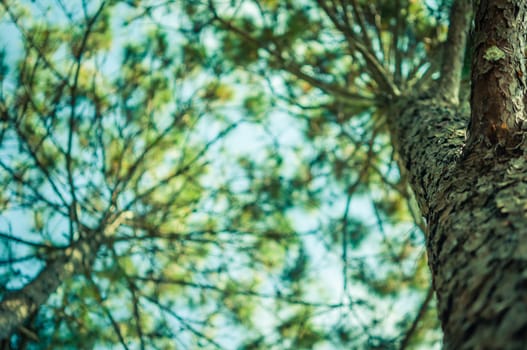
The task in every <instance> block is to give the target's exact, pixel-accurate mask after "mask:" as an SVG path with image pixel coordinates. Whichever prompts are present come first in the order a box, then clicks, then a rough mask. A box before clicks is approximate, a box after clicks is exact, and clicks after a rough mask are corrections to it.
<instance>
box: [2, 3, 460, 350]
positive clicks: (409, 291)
mask: <svg viewBox="0 0 527 350" xmlns="http://www.w3.org/2000/svg"><path fill="white" fill-rule="evenodd" d="M451 3H452V1H446V0H444V1H439V0H438V1H424V0H423V1H418V0H374V1H373V0H372V1H363V0H282V1H277V0H231V1H225V0H185V1H183V0H181V1H180V0H126V1H124V0H123V1H117V0H96V1H87V0H75V1H63V0H34V1H14V0H3V1H2V2H1V8H0V18H1V23H0V28H2V32H3V33H4V34H3V36H2V39H1V41H0V43H1V45H0V48H1V51H0V52H1V55H0V58H1V66H0V81H1V85H0V145H1V146H0V152H1V156H0V184H1V187H2V189H3V190H2V191H1V192H0V210H1V212H0V281H1V282H0V300H1V301H0V329H5V331H3V332H2V331H1V330H0V339H4V340H3V343H2V345H3V346H4V348H6V349H9V348H13V349H18V348H20V349H23V348H28V349H48V348H49V349H77V348H96V349H106V348H112V349H113V348H125V349H198V348H203V349H344V348H354V349H355V348H356V349H394V348H398V349H409V348H415V349H419V348H421V349H430V348H434V347H439V345H440V338H441V333H440V331H439V329H438V327H439V324H438V321H437V316H436V311H435V305H434V299H433V296H432V295H433V294H432V287H431V285H430V284H431V283H430V274H429V271H428V267H427V261H426V254H425V248H424V242H425V233H424V231H425V230H424V227H425V224H424V222H423V220H422V218H421V214H420V212H419V209H418V207H417V203H416V202H415V200H414V199H413V196H412V194H411V191H410V189H409V187H408V182H407V180H406V174H405V173H404V172H403V171H400V169H399V167H398V166H397V160H398V159H397V155H396V154H395V152H394V147H393V144H392V141H391V140H390V135H389V132H388V130H387V116H388V115H389V114H390V113H392V112H393V110H392V109H391V106H392V105H393V104H394V103H397V101H398V99H399V97H401V96H405V97H411V96H417V94H422V93H423V92H425V91H428V89H429V88H430V87H431V86H432V84H433V83H434V82H435V81H437V79H440V77H442V76H445V75H444V74H442V72H443V73H444V71H445V70H448V69H450V68H451V67H445V66H442V65H441V64H440V63H441V58H442V57H443V56H442V55H443V52H444V48H445V46H446V45H445V41H446V39H447V32H448V26H449V23H450V22H449V18H450V15H449V13H450V8H451ZM469 60H470V58H467V59H466V60H465V66H464V70H463V74H464V75H463V77H464V79H465V80H466V79H468V76H469V74H470V72H469V64H468V63H467V62H469ZM445 94H450V93H449V92H445ZM416 122H418V121H416ZM451 132H452V133H453V134H456V133H459V131H458V130H454V129H452V130H451ZM456 135H457V134H456ZM457 136H459V135H457ZM463 136H464V135H463Z"/></svg>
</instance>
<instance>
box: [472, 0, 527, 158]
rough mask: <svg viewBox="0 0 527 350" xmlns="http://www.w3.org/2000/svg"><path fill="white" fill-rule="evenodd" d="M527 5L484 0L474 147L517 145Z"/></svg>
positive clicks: (479, 15) (475, 73)
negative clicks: (481, 145)
mask: <svg viewBox="0 0 527 350" xmlns="http://www.w3.org/2000/svg"><path fill="white" fill-rule="evenodd" d="M526 32H527V3H525V1H523V0H481V1H480V4H479V6H478V9H477V12H476V19H475V33H474V36H475V37H474V43H475V45H474V56H473V63H472V87H473V88H472V101H471V105H472V119H471V128H470V130H469V131H470V137H469V139H468V148H469V149H471V148H473V147H477V146H478V145H480V144H483V146H485V147H489V146H490V147H493V146H499V147H501V148H505V149H507V150H512V149H515V148H516V147H518V146H519V144H520V143H521V142H522V139H523V130H525V129H527V123H526V120H525V105H524V99H525V92H526V88H527V84H526V77H525V74H527V71H526V65H525V55H526V53H527V52H526V49H527V47H526V41H527V38H526Z"/></svg>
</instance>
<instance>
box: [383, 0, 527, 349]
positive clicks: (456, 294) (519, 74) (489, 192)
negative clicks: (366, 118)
mask: <svg viewBox="0 0 527 350" xmlns="http://www.w3.org/2000/svg"><path fill="white" fill-rule="evenodd" d="M526 14H527V5H526V4H524V3H523V1H519V0H518V1H507V0H496V1H490V0H481V2H480V4H479V8H478V11H477V15H476V32H475V36H476V40H475V41H476V46H475V54H474V62H473V74H472V83H473V91H472V101H471V103H472V115H471V116H470V126H469V127H468V130H467V131H468V132H469V137H468V140H467V143H466V145H465V135H464V130H465V124H466V123H467V121H468V120H469V116H468V115H465V116H464V115H462V114H461V113H460V112H459V111H458V110H457V108H456V107H455V105H454V104H452V103H451V101H447V102H444V101H445V99H444V98H441V97H435V98H430V97H428V98H426V97H425V98H417V99H408V100H407V102H406V103H400V104H399V105H398V106H394V111H393V113H392V116H391V117H392V118H391V120H390V121H389V124H390V129H391V133H392V138H393V142H394V146H395V147H396V150H397V151H398V154H399V156H400V163H401V168H402V169H403V171H406V172H407V173H408V177H409V179H410V184H411V187H412V189H413V190H414V192H415V195H416V197H417V200H418V202H419V205H420V208H421V210H422V213H423V215H424V216H425V218H426V221H427V224H428V233H427V251H428V257H429V265H430V268H431V271H432V277H433V283H434V288H435V291H436V294H437V299H438V307H439V316H440V319H441V323H442V327H443V331H444V348H445V349H456V350H457V349H525V346H526V344H527V296H526V291H527V143H526V142H525V137H524V135H525V134H524V131H523V129H524V128H525V125H524V124H525V122H524V120H525V106H524V98H525V87H526V84H525V77H524V73H523V72H525V69H524V58H523V52H524V49H525V33H526V30H525V25H526V23H527V21H526ZM520 56H521V57H520Z"/></svg>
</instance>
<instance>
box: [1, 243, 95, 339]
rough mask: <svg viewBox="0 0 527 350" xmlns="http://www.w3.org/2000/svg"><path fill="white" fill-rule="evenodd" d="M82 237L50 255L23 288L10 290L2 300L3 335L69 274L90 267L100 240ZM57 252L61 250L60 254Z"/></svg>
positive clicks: (5, 336)
mask: <svg viewBox="0 0 527 350" xmlns="http://www.w3.org/2000/svg"><path fill="white" fill-rule="evenodd" d="M97 241H98V240H95V239H92V240H89V241H88V240H87V241H84V240H83V241H79V242H77V243H76V244H75V245H73V246H71V247H69V248H67V249H64V250H62V251H60V250H59V251H55V254H56V255H57V256H56V257H54V258H51V259H49V258H48V262H47V264H46V266H45V267H44V268H43V269H42V271H40V273H39V274H38V275H37V276H36V277H35V279H33V280H32V281H31V282H30V283H28V284H27V285H25V286H24V287H23V288H22V289H20V290H14V291H10V292H9V293H8V294H7V295H6V296H5V297H4V298H3V300H2V301H1V302H0V339H7V338H9V337H10V336H11V334H12V333H13V332H14V331H15V330H16V329H17V328H19V327H20V326H22V325H23V324H24V322H25V321H26V319H27V318H28V317H29V316H31V315H32V314H33V313H34V312H36V311H38V309H39V308H40V306H41V305H42V304H44V303H45V302H46V301H47V300H48V298H49V296H50V295H51V294H53V293H54V292H55V290H56V289H57V288H58V287H59V286H60V285H61V284H62V283H63V282H64V281H65V280H66V279H68V278H70V277H72V276H74V275H75V274H78V273H79V271H82V270H83V269H84V270H85V268H86V267H88V268H89V267H90V266H91V265H92V264H93V262H94V260H95V257H96V254H97V251H98V249H99V246H100V243H99V242H97ZM57 253H58V254H57Z"/></svg>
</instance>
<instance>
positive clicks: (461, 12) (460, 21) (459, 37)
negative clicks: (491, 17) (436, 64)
mask: <svg viewBox="0 0 527 350" xmlns="http://www.w3.org/2000/svg"><path fill="white" fill-rule="evenodd" d="M472 12H473V11H472V0H455V1H454V4H453V5H452V8H451V10H450V26H449V28H448V37H447V41H446V43H445V49H444V51H443V64H442V67H441V80H440V81H439V94H440V96H441V97H442V98H443V99H444V100H445V101H447V102H449V103H452V104H458V102H459V98H458V95H459V84H460V81H461V71H462V69H463V58H464V56H465V47H466V42H467V34H468V29H469V26H470V22H471V20H472Z"/></svg>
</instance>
